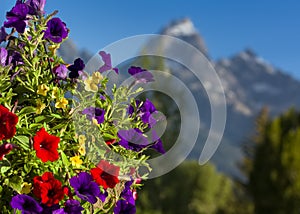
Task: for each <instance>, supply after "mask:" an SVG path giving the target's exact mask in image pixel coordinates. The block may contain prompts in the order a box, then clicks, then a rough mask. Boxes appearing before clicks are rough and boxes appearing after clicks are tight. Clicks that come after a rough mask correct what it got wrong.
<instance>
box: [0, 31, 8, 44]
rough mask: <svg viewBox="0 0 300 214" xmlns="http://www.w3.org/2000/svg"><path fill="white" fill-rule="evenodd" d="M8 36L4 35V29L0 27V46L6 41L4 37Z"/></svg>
mask: <svg viewBox="0 0 300 214" xmlns="http://www.w3.org/2000/svg"><path fill="white" fill-rule="evenodd" d="M7 36H8V34H7V33H6V31H5V28H4V27H1V28H0V44H1V43H2V42H5V41H6V37H7Z"/></svg>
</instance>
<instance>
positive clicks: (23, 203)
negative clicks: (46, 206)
mask: <svg viewBox="0 0 300 214" xmlns="http://www.w3.org/2000/svg"><path fill="white" fill-rule="evenodd" d="M10 205H11V207H12V208H13V209H18V210H21V211H22V214H32V213H41V212H42V211H43V208H42V207H41V206H40V205H39V203H38V202H37V201H36V200H34V199H33V198H32V197H30V196H28V195H24V194H22V195H16V196H14V197H13V198H12V200H11V202H10Z"/></svg>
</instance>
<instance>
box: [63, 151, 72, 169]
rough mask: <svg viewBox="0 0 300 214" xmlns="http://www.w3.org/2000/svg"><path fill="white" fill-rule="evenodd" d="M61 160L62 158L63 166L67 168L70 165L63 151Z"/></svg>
mask: <svg viewBox="0 0 300 214" xmlns="http://www.w3.org/2000/svg"><path fill="white" fill-rule="evenodd" d="M61 158H62V162H63V164H64V165H65V166H66V167H68V166H69V165H70V162H69V160H68V158H67V156H66V154H65V153H64V152H63V151H61Z"/></svg>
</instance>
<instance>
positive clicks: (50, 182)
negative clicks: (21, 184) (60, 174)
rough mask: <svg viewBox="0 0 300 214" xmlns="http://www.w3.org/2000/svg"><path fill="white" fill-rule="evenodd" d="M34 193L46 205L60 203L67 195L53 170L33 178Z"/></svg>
mask: <svg viewBox="0 0 300 214" xmlns="http://www.w3.org/2000/svg"><path fill="white" fill-rule="evenodd" d="M33 187H34V188H33V194H34V195H35V196H36V197H37V198H39V199H41V203H42V204H45V205H46V206H49V207H50V206H52V205H54V204H58V203H59V202H60V201H61V200H62V199H63V198H64V195H65V192H64V188H63V187H62V185H61V182H60V181H59V180H57V179H55V178H54V177H53V174H52V173H51V172H45V173H44V174H43V175H42V176H35V177H34V178H33Z"/></svg>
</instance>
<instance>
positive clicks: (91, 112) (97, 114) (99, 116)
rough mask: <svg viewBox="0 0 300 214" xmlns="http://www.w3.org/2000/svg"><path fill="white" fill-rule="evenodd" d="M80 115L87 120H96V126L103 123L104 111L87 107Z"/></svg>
mask: <svg viewBox="0 0 300 214" xmlns="http://www.w3.org/2000/svg"><path fill="white" fill-rule="evenodd" d="M82 114H85V115H86V117H87V118H88V119H89V120H93V119H96V120H97V122H98V124H101V123H103V122H104V115H105V110H103V109H101V108H97V107H96V108H94V107H89V108H86V109H84V110H83V111H82Z"/></svg>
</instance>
